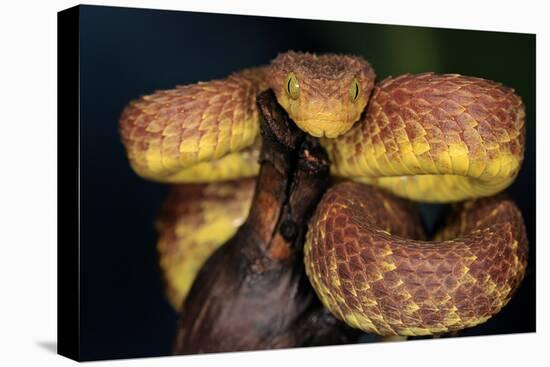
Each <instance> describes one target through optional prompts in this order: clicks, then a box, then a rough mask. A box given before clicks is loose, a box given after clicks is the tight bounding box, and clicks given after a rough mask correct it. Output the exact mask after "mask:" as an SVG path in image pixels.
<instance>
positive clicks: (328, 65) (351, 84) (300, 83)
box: [266, 51, 375, 138]
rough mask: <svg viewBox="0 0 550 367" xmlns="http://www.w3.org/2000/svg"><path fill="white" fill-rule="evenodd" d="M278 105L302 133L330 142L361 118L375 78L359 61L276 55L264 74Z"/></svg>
mask: <svg viewBox="0 0 550 367" xmlns="http://www.w3.org/2000/svg"><path fill="white" fill-rule="evenodd" d="M266 74H267V75H268V76H267V83H268V85H269V87H270V88H271V89H273V91H274V92H275V95H276V96H277V101H278V102H279V104H280V105H281V106H282V107H283V108H284V109H285V110H286V111H287V112H288V115H289V116H290V118H292V119H293V120H294V122H296V124H297V125H298V127H299V128H300V129H302V130H303V131H305V132H307V133H309V134H311V135H313V136H315V137H323V136H324V137H327V138H334V137H337V136H338V135H341V134H343V133H345V132H346V131H348V130H349V129H350V128H351V127H352V126H353V124H354V123H355V122H356V121H357V120H358V119H359V117H360V116H361V112H363V110H364V109H365V106H366V105H367V102H368V100H369V96H370V93H371V91H372V88H373V86H374V80H375V74H374V71H373V69H372V67H371V66H370V64H369V63H368V62H367V61H366V60H364V59H363V58H361V57H357V56H347V55H336V54H324V55H315V54H310V53H301V52H294V51H290V52H285V53H283V54H279V55H278V56H277V57H276V58H275V59H274V60H273V61H272V63H271V65H270V72H268V73H266Z"/></svg>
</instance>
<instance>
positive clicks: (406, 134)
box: [119, 51, 528, 336]
mask: <svg viewBox="0 0 550 367" xmlns="http://www.w3.org/2000/svg"><path fill="white" fill-rule="evenodd" d="M268 89H271V90H272V91H273V92H274V94H275V97H276V99H277V102H278V103H279V104H280V106H281V107H282V108H283V109H284V110H285V111H286V113H287V114H288V116H289V117H290V118H291V119H292V121H294V122H295V124H296V125H297V126H298V128H300V129H301V130H303V131H304V132H306V133H307V134H309V135H312V136H313V137H316V138H318V140H319V142H320V143H321V145H322V146H323V147H324V148H325V150H326V152H327V154H328V157H329V159H330V162H331V163H330V172H331V175H332V176H333V177H334V178H335V181H336V182H338V183H336V184H335V185H333V186H332V187H330V188H329V189H328V190H327V192H326V193H325V194H324V195H323V197H322V199H321V200H320V202H319V204H318V206H317V208H316V209H315V212H314V213H313V216H312V218H311V220H310V222H309V225H308V229H307V234H306V241H305V245H304V264H305V270H306V273H307V276H308V278H309V280H310V282H311V285H312V287H313V288H314V290H315V292H316V293H317V295H318V296H319V299H320V300H321V302H322V303H323V304H324V306H325V307H326V308H327V309H328V310H329V311H330V312H331V313H332V314H333V315H334V316H336V317H337V318H338V319H340V320H342V321H344V322H345V323H347V324H348V325H350V326H352V327H355V328H358V329H361V330H363V331H365V332H369V333H376V334H379V335H384V336H391V335H399V336H413V335H439V334H441V333H446V332H452V331H457V330H462V329H464V328H468V327H473V326H475V325H478V324H480V323H483V322H485V321H487V320H488V319H489V318H491V317H492V316H494V315H495V314H497V313H498V312H499V311H500V310H501V309H502V308H503V307H504V306H505V305H506V304H507V303H508V302H509V300H510V299H511V297H512V296H513V294H514V293H515V291H516V290H517V288H518V287H519V285H520V284H521V281H522V279H523V277H524V275H525V269H526V266H527V258H528V240H527V235H526V230H525V225H524V222H523V219H522V216H521V213H520V211H519V209H518V208H517V206H516V205H515V204H514V202H513V201H511V200H510V199H509V198H508V197H507V196H506V195H505V194H504V193H503V191H504V190H505V189H506V188H507V187H508V186H510V185H511V184H512V182H513V181H514V180H515V178H516V177H517V175H518V173H519V171H520V168H521V165H522V162H523V158H524V151H525V107H524V104H523V102H522V99H521V97H519V96H518V95H517V94H516V93H515V91H514V90H513V89H512V88H509V87H507V86H504V85H502V84H501V83H498V82H494V81H490V80H486V79H482V78H478V77H472V76H464V75H460V74H436V73H433V72H425V73H420V74H404V75H400V76H398V77H391V76H390V77H387V78H386V79H384V80H382V81H380V82H377V81H376V74H375V72H374V69H373V67H372V66H371V64H370V63H369V62H368V61H367V60H365V59H364V58H363V57H361V56H356V55H343V54H314V53H307V52H296V51H288V52H284V53H280V54H279V55H277V56H276V57H275V58H274V59H273V60H272V61H271V63H270V64H268V65H264V66H259V67H253V68H248V69H244V70H241V71H239V72H235V73H232V74H231V75H229V76H227V77H226V78H224V79H217V80H211V81H206V82H197V83H194V84H187V85H182V86H176V87H175V88H173V89H169V90H159V91H156V92H154V93H152V94H149V95H146V96H142V97H141V98H139V99H136V100H134V101H132V102H130V103H129V104H128V105H127V106H126V107H125V108H124V110H123V112H122V115H121V117H120V123H119V130H120V135H121V139H122V142H123V145H124V146H125V149H126V154H127V157H128V160H129V163H130V166H131V167H132V168H133V170H134V171H135V172H136V173H137V174H138V175H140V176H142V177H143V178H146V179H149V180H154V181H157V182H162V183H169V184H173V188H172V191H171V193H170V194H169V198H168V200H167V202H166V204H165V206H164V208H163V210H162V211H161V215H160V217H159V219H158V220H157V226H156V228H157V231H158V232H159V242H158V247H157V248H158V251H159V253H160V257H161V267H162V269H163V274H164V277H165V280H166V282H167V289H168V294H169V299H170V302H171V303H172V305H173V306H174V308H176V309H179V308H180V306H181V303H182V301H183V300H184V299H185V295H186V293H187V291H188V289H189V287H190V285H191V284H192V282H193V279H194V276H195V274H196V272H197V271H198V269H199V268H200V266H201V265H202V263H203V262H204V261H205V259H206V258H207V257H208V256H209V254H211V253H212V251H214V250H215V248H217V247H219V246H220V245H221V244H223V243H224V242H225V241H226V240H228V239H229V238H230V237H231V236H233V235H234V234H235V232H236V230H237V228H238V227H239V226H240V225H241V224H242V223H243V221H244V219H245V218H246V216H247V215H248V212H249V209H250V202H251V198H252V195H253V190H254V177H256V176H257V175H258V172H259V163H258V157H259V150H260V148H261V137H260V128H259V119H260V116H259V111H258V108H257V106H256V103H255V102H256V96H257V95H258V94H259V93H261V92H262V91H265V90H268ZM418 201H420V202H431V203H450V204H451V205H452V206H453V210H452V214H451V215H450V217H449V219H448V220H447V222H446V225H445V226H444V227H443V228H442V229H441V230H440V231H439V232H437V233H436V235H435V236H434V237H433V238H431V239H428V238H426V236H425V234H424V233H423V230H422V223H421V220H420V217H419V215H418V212H417V210H416V209H415V207H414V205H413V204H412V203H414V202H418Z"/></svg>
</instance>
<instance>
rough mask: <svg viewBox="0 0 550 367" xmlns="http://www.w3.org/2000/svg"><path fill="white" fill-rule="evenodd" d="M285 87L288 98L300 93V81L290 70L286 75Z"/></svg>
mask: <svg viewBox="0 0 550 367" xmlns="http://www.w3.org/2000/svg"><path fill="white" fill-rule="evenodd" d="M285 87H286V93H287V94H288V96H289V97H290V98H292V99H296V98H298V96H299V95H300V83H299V82H298V78H296V75H294V73H292V72H291V73H290V74H288V76H287V77H286V82H285Z"/></svg>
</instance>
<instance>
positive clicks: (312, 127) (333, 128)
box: [294, 118, 353, 138]
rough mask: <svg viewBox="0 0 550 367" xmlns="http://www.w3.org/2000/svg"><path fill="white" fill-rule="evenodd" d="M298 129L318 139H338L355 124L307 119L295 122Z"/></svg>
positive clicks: (334, 120)
mask: <svg viewBox="0 0 550 367" xmlns="http://www.w3.org/2000/svg"><path fill="white" fill-rule="evenodd" d="M294 122H295V123H296V125H298V127H299V128H300V129H301V130H303V131H305V132H306V133H308V134H310V135H312V136H314V137H316V138H322V137H325V138H336V137H338V136H340V135H342V134H344V133H345V132H347V131H348V130H349V129H350V128H351V126H352V125H353V122H346V121H342V120H336V119H317V118H316V119H307V120H295V121H294Z"/></svg>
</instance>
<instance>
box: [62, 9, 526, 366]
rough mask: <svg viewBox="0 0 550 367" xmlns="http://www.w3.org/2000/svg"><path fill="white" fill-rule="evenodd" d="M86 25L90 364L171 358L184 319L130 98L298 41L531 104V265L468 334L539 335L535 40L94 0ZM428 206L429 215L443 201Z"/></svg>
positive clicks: (85, 317) (514, 189)
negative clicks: (168, 292) (466, 80)
mask: <svg viewBox="0 0 550 367" xmlns="http://www.w3.org/2000/svg"><path fill="white" fill-rule="evenodd" d="M80 20H81V23H80V42H81V48H80V67H81V69H80V81H81V87H80V93H81V94H80V98H81V99H80V102H81V105H80V108H81V110H80V113H81V114H80V116H81V130H80V138H81V151H80V154H81V156H80V158H81V171H80V172H81V249H80V250H81V253H80V265H81V290H80V292H81V293H80V294H81V303H80V306H81V315H80V327H81V358H82V359H84V360H92V359H111V358H129V357H146V356H161V355H167V354H169V353H170V351H171V347H172V342H173V337H174V332H175V327H176V314H175V312H174V311H173V310H172V309H171V307H170V305H169V304H168V302H167V301H166V299H165V297H164V293H163V286H162V282H161V277H160V271H159V268H158V265H157V253H156V250H155V240H156V235H155V232H154V230H153V222H154V219H155V216H156V214H157V213H158V210H159V208H160V205H161V203H162V200H163V198H164V195H165V193H166V190H167V186H165V185H162V184H157V183H153V182H148V181H146V180H144V179H141V178H139V177H138V176H137V175H135V174H134V173H133V172H132V170H131V169H130V166H129V164H128V162H127V160H126V156H125V152H124V149H123V146H122V144H121V143H120V137H119V135H118V118H119V117H120V113H121V111H122V109H123V108H124V106H125V105H126V104H127V103H128V102H129V101H130V100H132V99H135V98H137V97H139V96H141V95H144V94H149V93H151V92H153V91H154V90H157V89H168V88H172V87H174V86H175V85H176V84H187V83H194V82H197V81H199V80H210V79H213V78H223V77H224V76H226V75H227V74H229V73H231V72H233V71H237V70H239V69H242V68H244V67H250V66H255V65H261V64H266V63H269V61H270V60H271V59H272V58H274V57H275V56H276V55H277V53H278V52H284V51H286V50H289V49H294V50H301V51H313V52H343V53H353V54H359V55H362V56H364V57H365V58H367V59H368V60H369V61H370V62H371V64H372V65H373V66H374V68H375V70H376V72H377V76H378V80H381V79H383V78H385V77H387V76H389V75H394V76H396V75H399V74H403V73H406V72H410V73H417V72H424V71H434V72H437V73H445V72H452V73H461V74H466V75H472V76H479V77H483V78H487V79H492V80H497V81H500V82H502V83H504V84H506V85H508V86H510V87H513V88H515V89H516V92H517V93H518V94H519V95H520V96H521V97H522V98H523V100H524V102H525V104H526V109H527V149H526V156H525V162H524V165H523V168H522V170H521V172H520V175H519V177H518V179H517V180H516V182H515V183H514V184H513V185H512V186H511V187H510V189H509V190H508V191H509V192H510V194H511V196H512V197H513V198H514V199H515V201H516V203H517V204H518V205H519V207H520V209H521V211H522V213H523V216H524V219H525V223H526V226H527V231H528V236H529V240H530V251H531V252H530V259H529V267H528V270H527V275H526V278H525V280H524V283H523V285H522V286H521V287H520V289H519V290H518V293H517V294H516V295H515V297H514V298H513V299H512V301H511V302H510V304H509V305H508V306H506V307H505V308H504V309H503V310H502V312H501V313H499V314H498V315H496V316H495V317H493V318H492V319H491V320H489V321H488V322H487V323H485V324H483V325H480V326H478V327H475V328H473V329H469V330H466V331H464V332H462V333H461V335H489V334H496V333H516V332H527V331H535V36H534V35H525V34H511V33H497V32H476V31H459V30H447V29H433V28H419V27H403V26H386V25H372V24H354V23H343V22H325V21H312V20H290V19H279V18H269V17H250V16H232V15H217V14H201V13H188V12H172V11H156V10H140V9H127V8H112V7H94V6H81V7H80ZM61 72H63V71H62V70H61ZM423 210H424V212H425V214H426V215H427V218H428V221H433V219H434V218H433V216H434V213H439V212H441V207H437V206H424V207H423Z"/></svg>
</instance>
